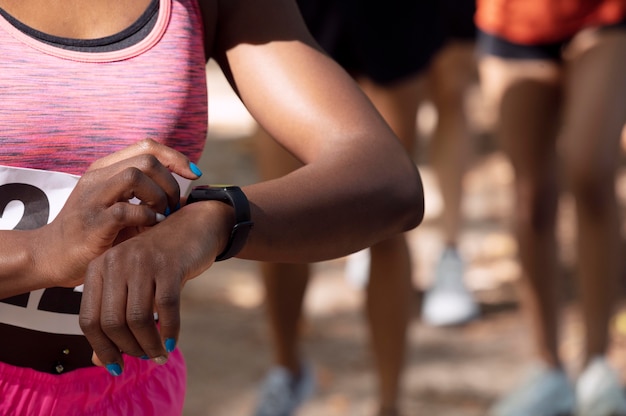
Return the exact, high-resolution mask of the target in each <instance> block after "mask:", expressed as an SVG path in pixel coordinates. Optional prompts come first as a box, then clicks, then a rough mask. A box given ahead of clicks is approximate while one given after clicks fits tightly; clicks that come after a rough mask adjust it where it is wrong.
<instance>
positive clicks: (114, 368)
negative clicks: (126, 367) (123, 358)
mask: <svg viewBox="0 0 626 416" xmlns="http://www.w3.org/2000/svg"><path fill="white" fill-rule="evenodd" d="M106 369H107V371H108V372H109V374H111V375H112V376H115V377H117V376H119V375H120V374H122V367H121V366H120V365H119V364H118V363H111V364H107V365H106Z"/></svg>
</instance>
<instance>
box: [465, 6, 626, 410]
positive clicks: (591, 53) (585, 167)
mask: <svg viewBox="0 0 626 416" xmlns="http://www.w3.org/2000/svg"><path fill="white" fill-rule="evenodd" d="M476 17H477V20H476V22H477V25H478V27H479V29H480V30H481V33H480V34H479V48H480V51H481V58H480V64H479V66H480V76H481V83H482V85H483V87H484V89H485V90H484V91H485V96H486V98H487V100H488V101H489V103H490V104H493V105H494V106H495V108H497V111H498V120H499V121H498V123H499V126H498V130H497V136H498V137H499V140H500V141H501V146H502V149H503V150H504V151H505V153H506V154H507V155H508V157H509V158H510V161H511V163H512V166H513V169H514V172H515V191H516V198H517V204H516V210H515V233H516V236H517V241H518V246H519V256H520V262H521V266H522V272H523V277H522V282H521V284H522V286H521V288H522V306H523V308H524V311H525V312H526V313H527V316H528V318H529V321H530V324H531V328H532V332H533V336H534V337H533V339H534V353H535V356H536V359H537V365H536V366H535V368H534V369H533V370H532V371H531V372H530V374H529V375H528V377H527V378H526V379H525V380H523V381H522V383H521V384H520V386H519V387H518V388H517V389H515V390H514V391H513V392H511V393H510V394H509V395H507V396H506V397H504V398H503V399H502V400H500V401H498V402H497V403H496V404H495V405H494V407H493V409H492V410H491V413H490V414H491V415H495V416H516V415H520V416H522V415H546V416H552V415H555V416H556V415H563V414H576V415H577V416H614V415H619V416H621V415H626V398H625V397H624V393H623V387H622V385H621V382H620V378H619V377H618V375H617V374H616V372H615V370H614V369H613V368H612V367H611V366H610V364H609V362H608V360H607V357H606V354H607V350H608V347H609V343H610V339H609V321H610V319H611V317H612V314H613V312H614V307H615V300H616V294H617V293H618V285H617V282H618V279H619V276H620V273H621V270H622V262H621V258H622V253H621V252H620V219H619V212H618V211H619V210H618V206H617V199H616V192H615V180H616V172H617V168H618V166H619V159H620V151H619V150H620V135H621V130H622V128H623V126H624V123H625V121H626V76H625V74H626V1H625V0H593V1H579V0H567V1H566V0H561V1H549V0H532V1H531V0H521V1H520V0H506V1H496V0H479V1H478V10H477V16H476ZM562 190H565V191H568V192H571V193H572V195H573V197H574V200H575V206H576V225H577V232H578V235H577V262H578V263H577V274H578V276H579V289H580V290H579V294H580V306H581V314H582V322H583V327H584V330H585V337H584V348H585V351H584V357H583V362H582V370H581V372H580V374H578V377H577V378H576V382H575V383H572V382H570V378H569V377H568V374H567V372H566V370H565V368H564V363H563V361H562V358H561V357H560V356H559V326H560V325H559V314H560V306H561V304H560V301H561V300H562V299H561V295H562V291H561V288H560V285H559V280H560V273H559V270H560V268H559V259H558V256H557V253H558V251H557V240H556V236H555V223H556V213H557V206H558V201H559V194H560V192H561V191H562Z"/></svg>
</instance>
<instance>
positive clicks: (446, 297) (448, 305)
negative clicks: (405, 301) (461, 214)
mask: <svg viewBox="0 0 626 416" xmlns="http://www.w3.org/2000/svg"><path fill="white" fill-rule="evenodd" d="M464 272H465V265H464V263H463V260H462V259H461V257H460V256H459V254H458V252H457V251H456V250H454V249H452V248H447V249H445V250H444V252H443V253H442V255H441V258H440V259H439V264H438V265H437V269H436V273H435V281H434V283H433V285H432V286H431V287H430V288H429V289H428V290H427V291H426V293H425V294H424V301H423V304H422V319H423V321H424V322H425V323H427V324H429V325H432V326H448V325H460V324H463V323H465V322H468V321H471V320H472V319H474V318H476V316H478V305H477V304H476V301H475V300H474V297H473V295H472V293H471V292H470V291H469V290H468V289H467V287H466V286H465V282H464V281H463V275H464Z"/></svg>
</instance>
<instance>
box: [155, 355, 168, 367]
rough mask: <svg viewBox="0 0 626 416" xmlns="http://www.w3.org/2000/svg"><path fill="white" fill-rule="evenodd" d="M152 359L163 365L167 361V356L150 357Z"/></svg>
mask: <svg viewBox="0 0 626 416" xmlns="http://www.w3.org/2000/svg"><path fill="white" fill-rule="evenodd" d="M152 361H154V362H155V363H157V364H158V365H163V364H165V363H166V362H167V357H166V356H164V355H161V356H159V357H154V358H153V359H152Z"/></svg>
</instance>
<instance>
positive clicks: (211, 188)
mask: <svg viewBox="0 0 626 416" xmlns="http://www.w3.org/2000/svg"><path fill="white" fill-rule="evenodd" d="M198 201H221V202H223V203H225V204H228V205H230V206H231V207H233V210H234V211H235V226H234V227H233V229H232V231H231V232H230V238H229V239H228V243H226V248H224V251H222V252H221V253H220V254H219V255H218V256H217V257H216V258H215V261H222V260H226V259H229V258H231V257H233V256H236V255H237V253H239V252H240V251H241V249H242V248H243V246H244V245H245V244H246V240H247V239H248V234H249V233H250V229H251V228H252V226H253V225H254V223H253V222H252V220H251V219H250V203H249V202H248V198H247V197H246V194H244V193H243V191H242V190H241V188H239V187H238V186H231V185H208V186H196V187H194V188H193V189H192V190H191V193H190V194H189V197H188V198H187V204H191V203H194V202H198Z"/></svg>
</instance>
